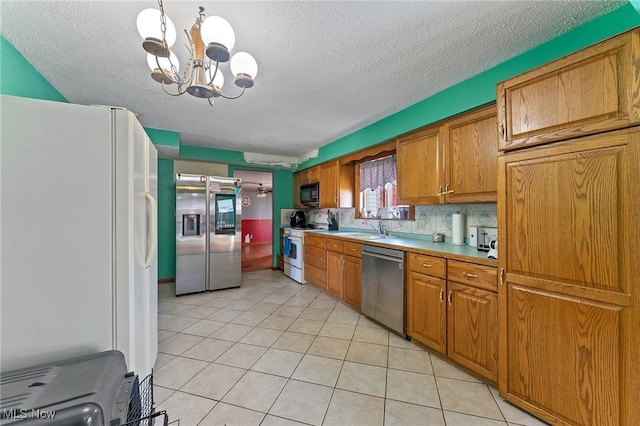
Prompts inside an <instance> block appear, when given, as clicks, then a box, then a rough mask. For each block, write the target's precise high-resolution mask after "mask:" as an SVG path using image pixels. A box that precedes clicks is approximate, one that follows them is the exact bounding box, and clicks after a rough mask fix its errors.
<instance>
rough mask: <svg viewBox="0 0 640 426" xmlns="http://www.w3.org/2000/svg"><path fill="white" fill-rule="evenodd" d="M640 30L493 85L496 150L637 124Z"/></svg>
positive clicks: (629, 32)
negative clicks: (496, 113) (496, 106)
mask: <svg viewBox="0 0 640 426" xmlns="http://www.w3.org/2000/svg"><path fill="white" fill-rule="evenodd" d="M638 75H640V29H639V28H636V29H634V30H632V31H628V32H626V33H623V34H621V35H619V36H617V37H614V38H611V39H608V40H605V41H603V42H601V43H598V44H596V45H594V46H591V47H588V48H586V49H583V50H580V51H578V52H576V53H573V54H571V55H569V56H566V57H564V58H561V59H558V60H556V61H553V62H551V63H549V64H546V65H544V66H541V67H538V68H536V69H534V70H531V71H529V72H526V73H524V74H521V75H519V76H517V77H514V78H512V79H509V80H507V81H505V82H503V83H500V84H498V86H497V97H496V99H497V102H498V120H499V123H498V133H499V138H500V149H501V150H511V149H517V148H522V147H526V146H532V145H539V144H543V143H548V142H552V141H558V140H564V139H571V138H575V137H580V136H585V135H589V134H594V133H600V132H603V131H607V130H613V129H618V128H623V127H627V126H630V125H632V124H633V123H638V122H640V78H638Z"/></svg>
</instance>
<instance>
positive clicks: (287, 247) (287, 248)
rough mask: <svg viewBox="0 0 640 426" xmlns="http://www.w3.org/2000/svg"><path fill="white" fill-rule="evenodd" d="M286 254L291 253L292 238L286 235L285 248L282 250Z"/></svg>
mask: <svg viewBox="0 0 640 426" xmlns="http://www.w3.org/2000/svg"><path fill="white" fill-rule="evenodd" d="M282 254H283V255H284V256H289V254H291V240H290V239H289V237H287V236H286V235H285V236H284V248H283V250H282Z"/></svg>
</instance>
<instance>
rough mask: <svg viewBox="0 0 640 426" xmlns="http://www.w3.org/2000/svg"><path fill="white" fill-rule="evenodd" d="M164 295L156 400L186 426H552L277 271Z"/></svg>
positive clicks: (163, 289) (165, 289) (168, 289)
mask: <svg viewBox="0 0 640 426" xmlns="http://www.w3.org/2000/svg"><path fill="white" fill-rule="evenodd" d="M159 298H160V301H159V320H158V324H159V341H160V343H159V351H160V353H159V354H158V360H157V362H156V368H155V374H154V381H155V387H154V392H155V400H156V404H158V409H160V410H167V413H168V415H169V420H170V421H174V420H177V419H179V420H180V426H189V425H201V426H205V425H227V426H232V425H242V426H252V425H262V426H278V425H299V424H311V425H342V426H345V425H353V426H358V425H363V426H368V425H383V424H384V425H403V426H406V425H429V426H431V425H434V426H438V425H447V426H467V425H469V426H471V425H473V426H476V425H479V426H481V425H487V426H500V425H503V426H507V425H526V426H537V425H544V424H545V423H543V422H541V421H540V420H538V419H536V418H535V417H532V416H530V415H529V414H527V413H526V412H524V411H522V410H520V409H518V408H516V407H514V406H513V405H511V404H509V403H507V402H506V401H504V400H503V399H502V398H500V397H499V396H498V392H497V391H496V390H495V389H492V388H490V387H489V386H487V385H485V384H483V383H482V382H480V381H478V380H476V379H475V378H474V377H472V376H470V375H468V374H466V373H465V372H464V371H462V370H460V369H458V368H456V367H454V366H453V365H452V364H450V363H448V362H446V361H443V360H442V359H440V358H438V357H437V356H435V355H431V354H430V353H429V352H427V351H425V350H423V349H421V348H420V347H418V346H416V345H414V344H413V343H411V342H408V341H406V340H404V339H402V338H400V337H398V336H396V335H395V334H393V333H389V332H388V331H387V330H386V329H384V328H382V327H380V326H378V325H377V324H375V323H373V322H371V321H369V320H368V319H366V318H365V317H364V316H362V315H360V314H359V313H357V312H355V311H353V310H352V309H351V308H349V307H348V306H346V305H344V304H342V303H340V302H338V301H337V300H336V299H334V298H333V297H331V296H328V295H326V294H324V293H322V292H320V291H318V290H317V289H315V288H314V287H313V286H310V285H300V284H298V283H296V282H295V281H292V280H291V279H289V278H288V277H286V276H285V275H283V274H282V272H280V271H271V270H264V271H257V272H249V273H244V274H243V285H242V287H240V288H237V289H229V290H221V291H216V292H209V293H200V294H193V295H185V296H181V297H175V286H174V285H173V284H162V285H160V291H159Z"/></svg>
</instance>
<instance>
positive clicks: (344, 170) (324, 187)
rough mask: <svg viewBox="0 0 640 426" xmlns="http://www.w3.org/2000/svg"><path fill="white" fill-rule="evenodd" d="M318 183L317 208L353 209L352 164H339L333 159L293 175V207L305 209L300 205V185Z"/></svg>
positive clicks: (338, 160) (338, 161) (337, 160)
mask: <svg viewBox="0 0 640 426" xmlns="http://www.w3.org/2000/svg"><path fill="white" fill-rule="evenodd" d="M313 182H319V187H320V199H319V200H318V208H321V209H330V208H337V207H353V197H354V169H353V164H340V159H335V160H331V161H327V162H326V163H322V164H320V165H317V166H314V167H311V168H309V169H305V170H302V171H299V172H296V173H294V174H293V207H294V208H305V207H307V208H308V207H309V206H305V205H302V204H300V185H304V184H307V183H313Z"/></svg>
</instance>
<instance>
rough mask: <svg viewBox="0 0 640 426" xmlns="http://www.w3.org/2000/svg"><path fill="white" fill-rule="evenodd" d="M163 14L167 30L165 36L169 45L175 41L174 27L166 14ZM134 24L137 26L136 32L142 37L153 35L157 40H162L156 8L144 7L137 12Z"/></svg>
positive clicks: (158, 12) (158, 13)
mask: <svg viewBox="0 0 640 426" xmlns="http://www.w3.org/2000/svg"><path fill="white" fill-rule="evenodd" d="M164 16H165V18H167V30H166V33H165V37H166V39H167V45H168V46H169V47H171V46H173V44H174V43H175V42H176V27H175V25H173V22H171V19H169V17H168V16H167V15H166V14H165V15H164ZM136 25H137V27H138V33H140V36H141V37H142V38H143V39H146V38H147V37H153V38H157V39H158V40H162V31H161V30H160V11H159V10H158V9H145V10H143V11H142V12H140V13H138V18H137V19H136Z"/></svg>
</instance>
